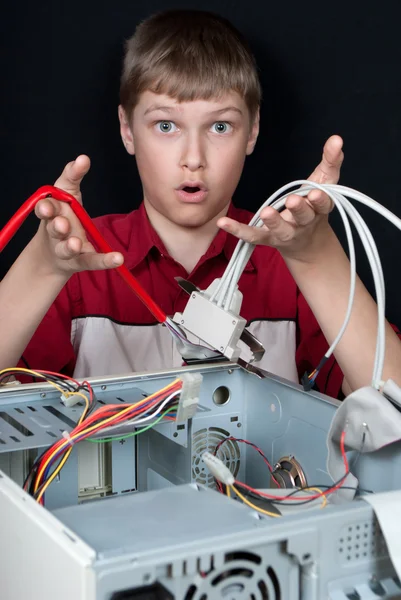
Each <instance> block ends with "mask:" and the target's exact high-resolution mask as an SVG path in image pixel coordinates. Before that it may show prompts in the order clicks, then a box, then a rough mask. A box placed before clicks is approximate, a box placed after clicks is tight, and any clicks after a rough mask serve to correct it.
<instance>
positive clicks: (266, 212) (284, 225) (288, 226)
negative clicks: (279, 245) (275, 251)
mask: <svg viewBox="0 0 401 600" xmlns="http://www.w3.org/2000/svg"><path fill="white" fill-rule="evenodd" d="M260 218H261V219H262V221H263V223H264V224H265V226H266V227H267V229H268V230H269V232H270V233H271V235H272V236H274V238H276V240H279V241H280V242H284V243H285V242H288V241H290V240H291V239H292V238H293V237H294V224H293V223H290V222H289V221H287V220H285V219H283V218H282V216H281V215H280V213H279V212H278V211H277V210H276V209H274V208H272V207H271V206H268V207H267V208H264V209H263V210H262V212H261V213H260Z"/></svg>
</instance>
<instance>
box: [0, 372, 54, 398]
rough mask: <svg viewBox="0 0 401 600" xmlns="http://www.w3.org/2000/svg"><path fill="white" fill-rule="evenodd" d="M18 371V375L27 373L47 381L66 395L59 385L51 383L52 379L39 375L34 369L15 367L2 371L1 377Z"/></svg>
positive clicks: (42, 374)
mask: <svg viewBox="0 0 401 600" xmlns="http://www.w3.org/2000/svg"><path fill="white" fill-rule="evenodd" d="M15 371H17V372H18V373H27V374H28V375H33V376H34V377H40V378H41V379H43V378H44V379H45V381H46V383H50V384H51V385H52V386H53V387H55V388H56V389H57V390H58V391H59V392H60V394H64V393H65V392H64V390H63V389H62V388H61V387H60V386H58V385H57V383H55V382H54V381H50V379H47V377H46V375H45V374H44V373H38V372H37V371H32V369H23V368H22V367H14V368H11V367H10V368H8V369H2V370H1V371H0V376H1V375H4V374H5V373H10V372H15Z"/></svg>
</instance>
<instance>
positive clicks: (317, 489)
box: [299, 487, 327, 508]
mask: <svg viewBox="0 0 401 600" xmlns="http://www.w3.org/2000/svg"><path fill="white" fill-rule="evenodd" d="M306 490H312V492H318V493H319V494H320V495H321V496H322V505H321V507H320V508H324V507H325V506H326V505H327V498H326V495H325V494H323V491H322V490H321V489H320V488H317V487H307V488H302V490H299V491H302V492H305V491H306ZM300 499H302V496H300ZM316 500H317V498H316ZM312 502H313V500H312Z"/></svg>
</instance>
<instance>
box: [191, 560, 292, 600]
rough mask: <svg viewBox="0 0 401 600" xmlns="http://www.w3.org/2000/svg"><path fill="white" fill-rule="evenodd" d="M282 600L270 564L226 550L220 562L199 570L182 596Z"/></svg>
mask: <svg viewBox="0 0 401 600" xmlns="http://www.w3.org/2000/svg"><path fill="white" fill-rule="evenodd" d="M219 598H223V599H226V600H284V599H283V598H282V596H281V592H280V583H279V580H278V577H277V574H276V572H275V571H274V569H273V568H272V567H271V565H269V564H266V563H265V562H264V561H263V559H262V558H261V557H260V556H258V555H257V554H253V553H250V552H233V553H230V554H226V556H225V559H224V565H223V566H222V567H221V568H219V569H215V568H212V569H211V571H209V573H200V574H199V575H197V579H196V582H194V583H193V584H192V585H191V586H190V588H189V589H188V591H187V593H186V594H185V596H184V600H218V599H219Z"/></svg>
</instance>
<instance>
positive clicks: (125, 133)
mask: <svg viewBox="0 0 401 600" xmlns="http://www.w3.org/2000/svg"><path fill="white" fill-rule="evenodd" d="M118 118H119V120H120V134H121V139H122V141H123V144H124V146H125V149H126V151H127V152H128V154H132V155H134V154H135V147H134V137H133V135H132V130H131V127H130V124H129V121H128V118H127V115H126V112H125V110H124V109H123V107H122V106H121V105H120V106H119V107H118Z"/></svg>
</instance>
